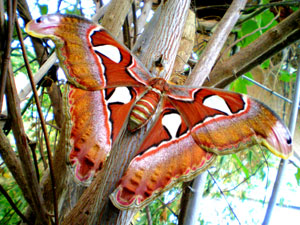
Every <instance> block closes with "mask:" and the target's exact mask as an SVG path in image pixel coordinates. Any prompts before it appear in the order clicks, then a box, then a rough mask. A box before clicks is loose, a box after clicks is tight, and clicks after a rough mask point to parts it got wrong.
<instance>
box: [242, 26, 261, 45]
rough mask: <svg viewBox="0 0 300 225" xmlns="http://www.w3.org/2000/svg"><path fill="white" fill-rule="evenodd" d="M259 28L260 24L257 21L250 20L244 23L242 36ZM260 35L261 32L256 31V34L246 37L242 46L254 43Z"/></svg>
mask: <svg viewBox="0 0 300 225" xmlns="http://www.w3.org/2000/svg"><path fill="white" fill-rule="evenodd" d="M257 28H258V25H257V23H256V22H255V21H254V20H248V21H246V22H245V23H243V25H242V30H241V32H242V36H245V35H247V34H249V33H251V32H253V31H254V30H256V29H257ZM259 36H260V33H259V32H255V33H254V34H252V35H250V36H248V37H246V38H245V39H244V40H243V41H242V47H245V46H247V45H249V44H250V43H252V42H253V41H255V40H256V39H257V38H258V37H259Z"/></svg>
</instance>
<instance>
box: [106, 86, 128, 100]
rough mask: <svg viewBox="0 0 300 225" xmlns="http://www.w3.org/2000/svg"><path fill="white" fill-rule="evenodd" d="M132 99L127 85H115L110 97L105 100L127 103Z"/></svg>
mask: <svg viewBox="0 0 300 225" xmlns="http://www.w3.org/2000/svg"><path fill="white" fill-rule="evenodd" d="M131 99H132V96H131V94H130V90H129V89H128V88H127V87H117V88H116V89H115V91H114V92H113V94H112V95H111V96H110V98H109V99H108V100H107V103H108V104H109V103H116V102H118V103H123V104H127V103H128V102H130V101H131Z"/></svg>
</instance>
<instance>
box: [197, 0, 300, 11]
mask: <svg viewBox="0 0 300 225" xmlns="http://www.w3.org/2000/svg"><path fill="white" fill-rule="evenodd" d="M299 4H300V3H299V1H286V2H272V3H268V4H257V5H253V4H247V5H246V6H245V8H260V7H267V8H271V7H274V6H285V5H288V6H298V5H299ZM229 6H230V5H208V6H201V7H197V8H196V10H202V9H210V8H229Z"/></svg>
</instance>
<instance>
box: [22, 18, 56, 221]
mask: <svg viewBox="0 0 300 225" xmlns="http://www.w3.org/2000/svg"><path fill="white" fill-rule="evenodd" d="M16 27H17V33H18V37H19V40H20V43H21V47H22V53H23V57H24V61H25V64H26V69H27V73H28V76H29V79H30V83H31V86H32V90H33V93H34V98H35V102H36V107H37V110H38V113H39V117H40V119H41V123H42V130H43V132H44V137H45V142H46V148H47V153H48V161H49V169H50V176H51V182H52V194H53V204H54V217H55V224H56V225H58V205H57V199H56V186H55V178H54V172H53V163H52V154H51V150H50V141H49V138H48V134H47V128H46V124H45V120H44V117H43V113H42V109H41V105H40V101H39V98H38V93H37V90H36V87H35V83H34V80H33V75H32V71H31V69H30V66H29V61H28V57H27V54H26V49H25V45H24V42H23V37H22V31H21V28H20V26H19V23H18V20H16Z"/></svg>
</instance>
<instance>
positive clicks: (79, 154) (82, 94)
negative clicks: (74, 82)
mask: <svg viewBox="0 0 300 225" xmlns="http://www.w3.org/2000/svg"><path fill="white" fill-rule="evenodd" d="M69 88H70V92H69V100H68V103H69V111H70V115H71V123H72V127H71V134H70V139H71V145H72V148H71V151H70V156H69V158H70V162H71V164H72V165H73V166H74V167H75V175H76V178H77V179H78V180H80V181H86V180H88V179H89V178H90V177H92V176H93V175H94V173H95V172H96V171H97V170H99V169H101V168H102V166H103V163H104V161H105V160H106V157H107V155H108V154H109V151H110V149H111V144H112V140H111V132H110V130H111V125H110V124H109V111H108V110H107V108H106V105H105V99H104V93H103V91H84V90H82V89H78V88H74V87H69Z"/></svg>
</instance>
